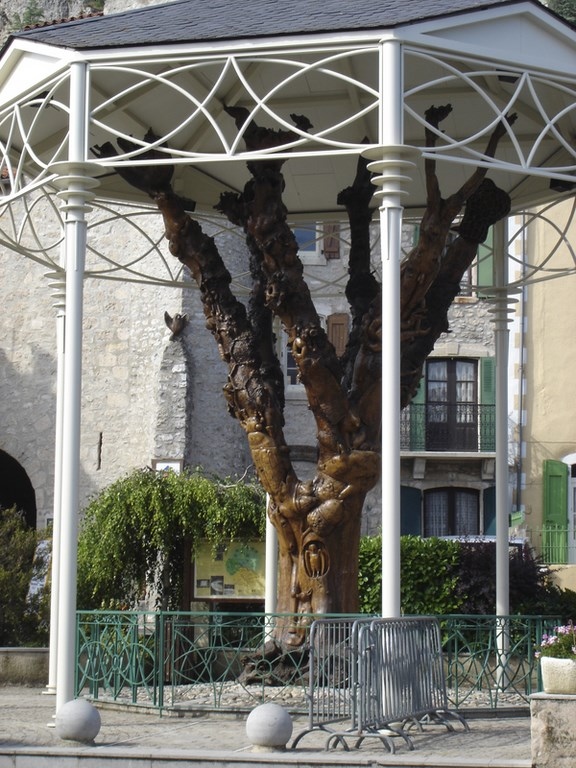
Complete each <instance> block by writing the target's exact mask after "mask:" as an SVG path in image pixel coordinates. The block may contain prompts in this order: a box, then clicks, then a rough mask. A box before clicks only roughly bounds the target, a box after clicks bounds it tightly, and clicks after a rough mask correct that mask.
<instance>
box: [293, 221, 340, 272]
mask: <svg viewBox="0 0 576 768" xmlns="http://www.w3.org/2000/svg"><path fill="white" fill-rule="evenodd" d="M292 231H293V232H294V237H295V238H296V242H297V243H298V255H299V256H300V259H301V261H302V263H303V264H310V265H317V266H320V265H322V264H326V262H327V261H330V260H333V259H339V258H340V225H339V223H338V222H324V223H316V222H300V223H299V224H298V225H297V226H295V227H293V230H292Z"/></svg>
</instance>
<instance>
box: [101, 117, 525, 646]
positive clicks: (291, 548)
mask: <svg viewBox="0 0 576 768" xmlns="http://www.w3.org/2000/svg"><path fill="white" fill-rule="evenodd" d="M450 111H451V107H450V106H449V105H448V106H445V107H439V108H435V107H432V108H431V109H430V110H428V113H427V115H426V118H427V122H428V124H429V125H430V126H431V127H430V129H428V130H427V133H426V144H427V146H428V147H432V146H434V143H435V140H436V136H437V133H438V131H437V128H438V125H439V123H440V121H441V120H442V119H443V118H445V117H446V115H447V114H449V112H450ZM227 112H228V114H229V115H230V116H231V117H232V118H233V119H234V120H235V121H236V125H237V127H238V128H239V129H240V128H245V130H244V138H245V142H246V146H247V149H248V150H251V151H258V150H262V149H265V148H270V147H274V146H279V145H282V144H285V143H286V141H287V140H289V139H290V137H291V135H290V133H289V132H287V131H275V130H271V129H266V128H261V127H259V126H257V125H256V124H255V123H253V122H251V123H249V124H248V125H247V126H246V122H247V120H248V112H247V111H246V110H243V109H240V108H233V109H232V108H230V109H228V110H227ZM291 117H292V119H293V121H294V122H295V124H296V125H297V126H298V127H299V128H300V129H301V130H308V129H309V127H310V124H309V122H308V121H307V119H306V118H305V117H303V116H299V115H292V116H291ZM512 119H513V118H509V120H508V122H509V123H510V122H511V121H512ZM506 130H507V129H506V125H505V124H504V123H502V124H499V125H498V126H497V128H496V129H495V130H494V132H493V134H492V136H491V138H490V141H489V143H488V147H487V150H486V154H487V155H489V156H493V155H494V152H495V151H496V147H497V144H498V141H499V140H500V138H501V137H502V136H503V135H504V134H505V133H506ZM119 144H121V147H122V148H123V149H127V148H130V146H131V145H130V143H129V142H125V141H122V142H120V140H119ZM94 151H95V152H96V153H97V154H99V155H100V156H103V157H113V156H115V155H116V154H117V153H116V150H115V148H114V147H113V146H112V145H111V144H106V145H104V146H102V147H96V148H95V150H94ZM142 157H144V156H141V158H142ZM155 157H157V153H156V152H155V151H154V150H152V151H150V152H149V154H148V155H147V159H148V160H152V161H153V160H154V159H155ZM282 165H283V161H282V160H279V159H277V158H270V159H262V160H258V161H253V162H249V163H248V170H249V172H250V176H251V178H250V180H249V181H248V183H247V184H246V186H245V188H244V191H243V193H242V194H240V195H236V194H225V195H223V196H222V198H221V200H220V203H219V205H218V209H219V210H220V211H221V212H222V213H223V214H224V215H225V216H226V217H227V218H228V219H229V220H230V221H231V222H232V223H233V224H235V225H237V226H239V227H242V228H243V230H244V232H245V236H246V243H247V245H248V249H249V252H250V272H251V277H252V290H251V295H250V297H249V301H248V302H247V305H244V304H243V303H241V302H240V301H239V300H238V299H237V298H236V297H235V296H234V295H233V293H232V291H231V288H230V283H231V277H230V273H229V271H228V269H227V268H226V266H225V264H224V262H223V260H222V258H221V256H220V254H219V252H218V249H217V247H216V244H215V242H214V240H213V239H212V238H211V237H209V236H207V235H206V234H205V233H204V232H203V231H202V228H201V226H200V224H199V223H198V222H197V221H195V220H194V218H193V215H191V214H190V213H189V211H190V210H191V208H192V206H191V204H190V201H189V200H183V199H182V198H180V197H179V196H178V195H177V194H176V193H175V192H174V190H173V189H172V186H171V177H172V173H173V168H171V167H167V166H165V165H157V166H155V165H153V164H152V165H150V166H148V167H146V168H132V169H124V168H122V167H121V166H119V167H118V168H117V171H118V173H119V174H120V175H121V176H123V177H124V178H125V179H126V180H127V181H128V182H129V183H131V184H132V185H134V186H136V187H137V188H139V189H142V190H144V191H145V192H146V193H147V194H149V195H150V196H151V198H152V199H153V200H154V201H155V203H156V205H157V206H158V208H159V210H160V212H161V214H162V216H163V218H164V224H165V227H166V237H167V239H168V240H169V244H170V251H171V252H172V254H173V255H174V256H175V257H177V258H178V259H179V260H180V261H181V262H182V263H183V264H185V265H186V266H187V267H188V269H189V270H190V272H191V274H192V276H193V277H194V279H195V280H196V282H197V284H198V286H199V288H200V293H201V299H202V303H203V307H204V313H205V316H206V321H207V327H208V328H209V330H210V331H211V332H212V334H213V336H214V337H215V339H216V342H217V344H218V347H219V350H220V354H221V356H222V358H223V360H224V361H225V363H226V365H227V367H228V379H227V383H226V385H225V387H224V394H225V397H226V400H227V403H228V408H229V411H230V413H231V414H232V416H234V417H235V418H236V419H238V420H239V422H240V423H241V425H242V427H243V428H244V430H245V431H246V434H247V437H248V442H249V446H250V450H251V454H252V457H253V461H254V465H255V468H256V472H257V473H258V477H259V479H260V481H261V483H262V485H263V487H264V488H265V490H266V491H267V492H268V494H269V497H270V507H269V514H270V518H271V520H272V522H273V524H274V526H275V528H276V530H277V531H278V538H279V550H280V551H279V585H278V603H277V610H278V612H279V613H286V614H293V615H294V616H295V618H293V619H290V620H288V619H287V621H286V624H285V625H283V626H281V627H279V628H277V639H278V640H280V641H281V642H282V644H284V645H288V646H298V645H300V644H301V643H302V642H303V639H304V636H305V631H304V630H305V626H306V624H307V623H308V621H309V616H310V614H323V613H327V612H330V613H338V612H352V613H353V612H355V611H356V610H357V607H358V595H357V552H358V544H359V536H360V516H361V512H362V506H363V503H364V500H365V496H366V493H367V492H368V491H369V490H370V489H371V488H372V487H373V486H374V485H375V484H376V482H377V480H378V478H379V473H380V410H381V403H380V392H381V389H380V382H381V292H380V285H379V283H378V281H377V280H376V278H375V277H374V275H373V274H372V272H371V269H370V232H369V230H370V222H371V217H372V213H373V210H372V209H371V208H370V205H371V201H372V197H373V192H374V188H373V186H372V184H371V180H370V179H371V177H370V173H369V172H368V170H367V168H366V164H365V163H364V161H363V160H362V159H361V160H360V161H359V163H358V169H357V174H356V178H355V179H354V182H353V184H352V186H350V187H349V188H347V189H345V190H343V191H342V192H341V193H340V194H339V196H338V203H339V204H340V205H342V206H344V208H345V209H346V211H347V214H348V218H349V222H350V227H351V247H350V255H349V265H348V273H349V279H348V283H347V286H346V296H347V299H348V301H349V304H350V308H351V316H352V328H351V332H350V335H349V341H348V345H347V349H346V351H345V353H344V355H343V357H342V358H341V359H339V358H338V357H337V355H336V353H335V350H334V347H333V346H332V344H331V343H330V342H329V340H328V338H327V335H326V332H325V331H324V329H323V328H322V325H321V322H320V319H319V316H318V314H317V312H316V309H315V306H314V302H313V299H312V296H311V295H310V291H309V289H308V286H307V285H306V283H305V281H304V278H303V268H302V263H301V261H300V259H299V257H298V245H297V242H296V238H295V236H294V234H293V232H292V230H291V228H290V227H289V225H288V223H287V211H286V209H285V207H284V204H283V201H282V192H283V188H284V178H283V175H282ZM485 173H486V171H485V170H484V169H480V168H479V169H478V170H476V171H475V172H474V173H473V175H472V176H471V178H470V179H469V180H468V181H467V182H466V184H464V185H463V186H462V188H461V189H459V190H458V191H457V192H456V193H454V194H453V195H451V196H450V197H449V198H448V199H446V200H444V199H442V197H441V195H440V190H439V186H438V181H437V178H436V172H435V164H434V162H433V161H432V160H427V161H426V177H427V192H428V203H427V209H426V213H425V215H424V218H423V220H422V225H421V229H420V238H419V241H418V244H417V245H416V247H415V248H414V250H413V251H412V253H410V254H409V255H408V257H407V258H406V259H405V261H404V263H403V265H402V270H401V274H402V287H401V291H402V293H401V297H402V298H401V301H402V405H405V404H406V403H408V402H409V400H410V398H411V396H412V394H413V393H414V392H415V390H416V389H417V386H418V382H419V379H420V376H421V371H422V365H423V362H424V360H425V359H426V357H427V355H428V354H429V352H430V350H431V349H432V347H433V346H434V341H435V340H436V338H437V337H438V336H439V335H440V333H442V331H444V330H446V329H447V319H446V313H447V310H448V308H449V306H450V303H451V302H452V299H453V298H454V296H455V295H456V293H457V292H458V286H459V282H460V279H461V277H462V274H463V273H464V271H465V269H466V268H467V267H468V265H469V264H470V263H471V261H472V260H473V258H474V256H475V253H476V247H477V244H478V243H479V242H481V241H482V240H483V239H484V238H485V236H486V231H487V227H488V226H489V224H491V223H493V222H494V221H496V220H498V219H499V218H501V217H502V216H504V215H506V213H507V211H508V205H509V204H508V200H507V197H506V195H504V194H503V193H502V192H500V191H499V190H496V189H495V188H494V186H493V185H491V184H489V183H486V182H484V183H483V181H484V177H485ZM467 202H468V206H467V209H466V214H465V215H464V218H463V220H462V223H461V225H460V235H459V237H458V238H457V240H456V241H455V242H454V244H453V245H451V246H450V247H449V249H448V251H447V253H446V254H445V255H444V256H443V253H444V245H445V241H446V237H447V234H448V232H449V230H450V228H451V227H452V226H453V222H454V220H455V218H456V217H457V216H458V215H459V214H460V212H461V209H462V208H463V206H464V205H465V204H466V203H467ZM274 317H278V318H279V319H280V321H281V323H282V326H283V329H284V331H285V332H286V335H287V344H288V347H289V349H290V350H291V352H292V355H293V357H294V360H295V362H296V365H297V366H298V371H299V376H300V381H301V382H302V384H303V385H304V387H305V390H306V394H307V397H308V403H309V407H310V411H311V414H312V416H313V418H314V419H315V423H316V431H317V440H318V462H317V467H316V472H315V476H314V478H313V479H312V480H310V481H307V482H303V481H301V480H300V479H299V478H298V476H297V474H296V472H295V469H294V466H293V464H292V461H291V459H290V451H289V448H288V445H287V444H286V440H285V437H284V431H283V427H284V387H283V376H282V371H281V368H280V364H279V361H278V359H277V355H276V351H275V341H274V334H273V330H272V321H273V319H274Z"/></svg>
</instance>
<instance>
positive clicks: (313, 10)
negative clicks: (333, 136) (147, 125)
mask: <svg viewBox="0 0 576 768" xmlns="http://www.w3.org/2000/svg"><path fill="white" fill-rule="evenodd" d="M514 3H515V0H409V1H408V2H407V0H379V2H374V0H355V2H354V3H353V4H352V5H351V4H350V2H346V0H323V2H322V3H318V4H316V5H315V4H313V3H310V0H289V2H286V1H285V2H278V0H243V2H230V1H229V0H213V1H212V2H209V3H207V2H198V0H176V1H175V2H172V3H163V4H160V5H153V6H147V7H145V8H138V9H135V10H130V11H126V12H123V13H116V14H111V15H108V16H102V17H92V18H85V19H77V20H74V21H70V22H68V23H65V24H58V25H47V26H46V25H41V26H39V27H34V28H31V29H27V30H24V31H23V32H20V33H18V35H17V37H18V38H19V39H24V40H36V41H38V42H42V43H45V44H47V45H56V46H61V47H66V48H73V49H76V50H83V51H87V50H94V49H98V48H125V47H128V46H141V45H162V44H174V43H180V42H196V43H197V42H201V41H216V40H235V41H237V40H241V39H243V38H245V39H252V38H258V37H267V38H279V37H282V36H293V35H308V34H324V33H334V32H358V31H375V30H379V31H381V30H383V29H394V28H395V27H398V26H401V25H405V24H413V23H415V22H421V21H424V20H431V19H435V18H439V17H451V16H454V15H456V14H462V13H467V12H470V11H471V10H475V11H478V10H481V11H484V10H487V9H490V8H493V7H497V6H498V7H500V6H507V5H511V4H514Z"/></svg>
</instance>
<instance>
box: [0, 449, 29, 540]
mask: <svg viewBox="0 0 576 768" xmlns="http://www.w3.org/2000/svg"><path fill="white" fill-rule="evenodd" d="M13 506H16V507H17V508H18V509H19V510H22V512H23V513H24V519H25V520H26V523H27V525H29V526H30V528H36V493H35V491H34V487H33V485H32V483H31V482H30V478H29V477H28V475H27V473H26V470H25V469H24V467H23V466H22V465H21V464H20V463H19V462H18V461H16V459H15V458H14V457H12V456H10V454H9V453H6V451H2V450H0V508H3V509H10V508H11V507H13Z"/></svg>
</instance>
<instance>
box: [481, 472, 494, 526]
mask: <svg viewBox="0 0 576 768" xmlns="http://www.w3.org/2000/svg"><path fill="white" fill-rule="evenodd" d="M482 507H483V519H484V530H483V531H482V533H483V534H484V536H496V487H495V486H494V485H492V486H490V488H485V489H484V493H483V494H482Z"/></svg>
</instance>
